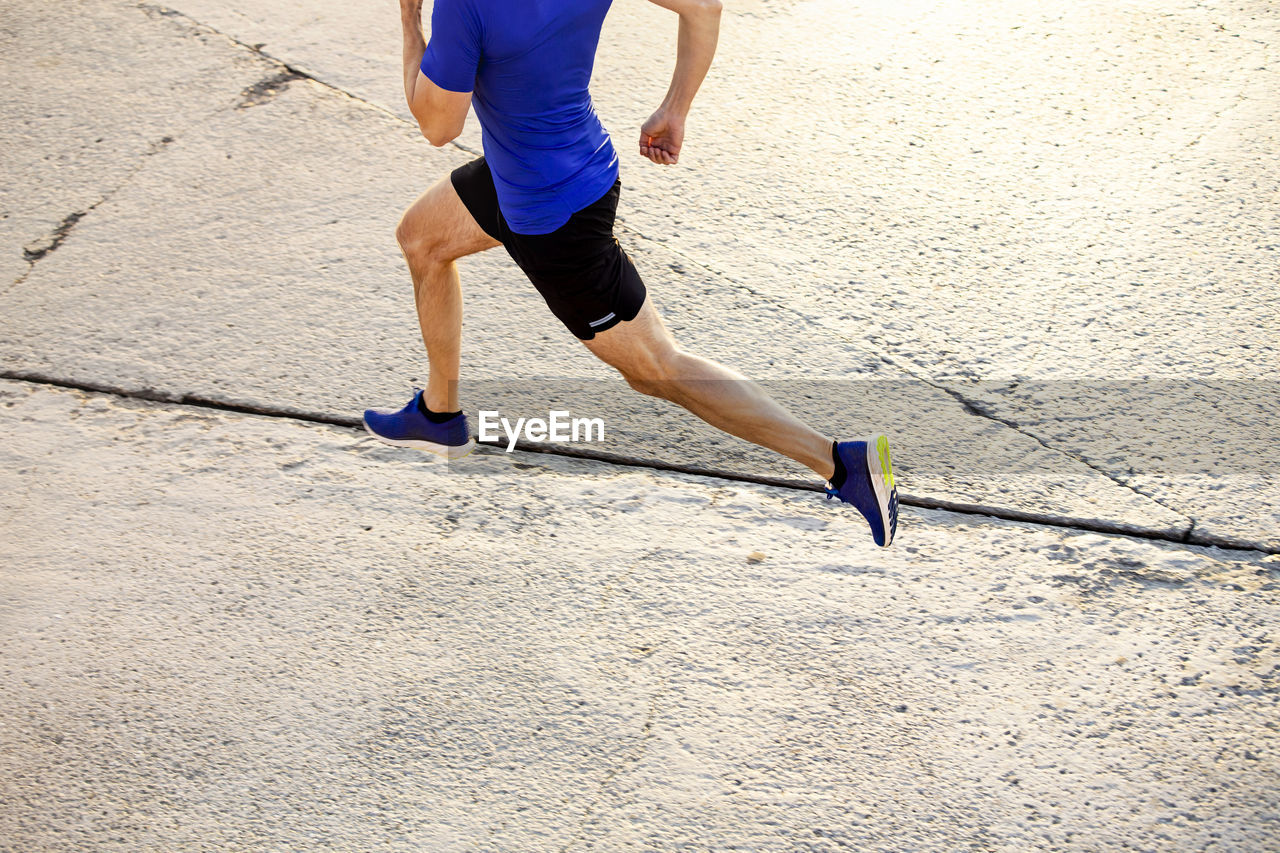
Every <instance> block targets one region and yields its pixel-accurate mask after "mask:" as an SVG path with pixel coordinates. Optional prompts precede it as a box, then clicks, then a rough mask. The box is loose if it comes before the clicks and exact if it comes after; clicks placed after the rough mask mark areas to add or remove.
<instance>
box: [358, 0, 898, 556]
mask: <svg viewBox="0 0 1280 853" xmlns="http://www.w3.org/2000/svg"><path fill="white" fill-rule="evenodd" d="M611 2H612V0H435V4H434V6H433V8H432V11H431V41H430V43H429V44H428V43H427V42H426V40H425V39H424V38H423V35H422V0H400V12H401V21H402V23H403V26H404V90H405V97H406V98H407V100H408V102H409V108H410V110H411V111H412V112H413V115H414V117H415V118H416V119H417V120H418V125H419V126H420V127H421V129H422V133H423V135H424V136H425V137H426V138H427V139H428V141H430V142H431V144H432V145H436V146H441V145H445V144H447V143H448V142H450V141H452V140H453V139H455V138H457V136H458V134H459V133H461V132H462V127H463V124H464V123H465V121H466V119H467V112H468V109H469V108H470V107H472V106H474V107H475V111H476V116H477V118H479V120H480V127H481V130H482V131H483V138H484V155H485V156H484V157H481V158H480V159H478V160H475V161H474V162H471V163H468V164H467V165H465V166H462V167H460V168H458V169H456V170H454V172H453V173H452V174H451V175H450V176H448V177H447V178H443V179H441V180H440V181H439V182H438V183H436V184H435V185H434V186H433V187H431V188H430V189H429V190H427V191H426V192H425V193H424V194H423V195H422V196H421V197H420V198H419V199H418V200H417V201H416V202H414V204H413V205H412V206H410V208H409V209H408V210H407V211H405V213H404V216H403V218H402V219H401V220H400V224H399V227H398V228H397V229H396V238H397V239H398V240H399V242H400V247H401V249H402V250H403V252H404V256H405V260H406V261H407V262H408V265H409V272H410V274H411V275H412V277H413V288H414V299H415V302H416V305H417V311H418V322H419V324H420V325H421V327H422V340H423V343H424V344H425V345H426V349H427V359H428V361H429V363H430V373H429V374H428V379H427V387H426V389H424V390H422V391H419V392H417V393H416V394H415V395H414V398H413V399H412V400H410V401H409V403H408V404H407V405H406V406H405V407H404V408H403V409H399V410H388V409H370V410H368V411H366V412H365V414H364V424H365V427H366V428H367V429H368V430H369V432H370V433H372V434H373V435H374V436H376V437H377V438H379V439H381V440H383V441H386V442H388V443H390V444H396V445H401V446H408V447H420V448H423V449H427V450H432V451H434V452H437V453H442V454H444V455H445V456H448V457H458V456H463V455H465V454H466V453H468V452H469V451H470V450H471V449H472V447H473V442H472V440H471V435H470V430H469V428H468V426H467V419H466V415H464V414H463V413H462V411H461V407H460V406H459V403H458V392H457V387H458V378H459V352H460V341H461V336H462V292H461V290H460V288H459V283H458V270H457V267H456V266H455V264H454V262H455V261H456V260H458V259H459V258H462V257H465V256H467V255H471V254H474V253H476V252H482V251H484V250H486V249H492V248H495V247H497V246H503V247H504V248H505V249H506V250H507V252H508V253H509V254H510V255H511V258H512V259H513V260H514V261H515V262H516V264H517V265H518V266H519V267H520V269H521V270H522V271H523V272H524V273H525V274H526V275H527V276H528V277H529V280H530V281H531V282H532V283H533V285H534V287H536V288H537V289H538V291H539V293H541V294H542V297H543V298H544V299H545V300H546V302H547V305H548V307H550V309H551V311H552V313H553V314H555V315H556V317H557V318H559V319H560V321H561V322H562V323H564V325H565V326H567V327H568V329H569V331H570V332H572V333H573V334H574V335H575V336H576V337H578V338H579V339H580V340H581V341H582V342H583V344H584V345H586V347H587V349H589V350H591V352H592V353H594V354H595V355H596V356H597V357H598V358H600V359H601V360H602V361H604V362H605V363H606V364H608V365H610V366H612V367H614V368H615V369H617V370H618V372H619V373H621V374H622V376H623V378H625V379H626V381H627V383H628V384H629V385H630V386H631V387H632V388H634V389H635V390H636V391H639V392H640V393H642V394H648V395H651V396H655V397H660V398H663V399H666V400H669V401H671V402H673V403H676V404H678V405H680V406H683V407H684V408H686V409H688V410H689V411H690V412H692V413H693V414H695V415H697V416H698V417H700V418H702V419H703V420H704V421H706V422H707V423H709V424H711V425H712V426H715V427H717V428H719V429H721V430H724V431H725V432H728V433H731V434H732V435H735V436H738V437H739V438H743V439H746V440H747V441H751V442H754V443H756V444H759V445H761V446H763V447H767V448H769V449H770V450H774V451H776V452H778V453H781V454H783V455H784V456H788V457H790V458H792V459H794V460H796V461H797V462H799V463H801V464H803V465H806V466H808V467H809V468H812V469H813V471H814V472H815V473H816V474H817V475H818V476H819V477H821V478H823V479H824V480H827V481H828V484H829V487H828V488H827V494H828V496H829V497H837V498H839V499H840V500H842V501H844V502H846V503H850V504H853V505H854V506H855V507H856V508H857V509H858V510H859V512H861V513H862V515H863V516H864V517H865V518H866V519H867V521H868V523H869V524H870V525H871V534H872V536H873V538H874V539H875V542H876V544H877V545H881V546H887V545H889V543H891V542H892V541H893V536H894V533H895V532H896V531H897V527H898V493H897V489H896V488H895V487H894V481H893V469H892V467H891V464H890V460H889V442H888V439H886V438H885V437H884V436H883V435H881V436H874V437H872V438H869V439H866V440H862V441H842V442H835V441H832V439H831V438H829V437H827V436H825V435H823V434H822V433H819V432H817V431H815V430H814V429H812V428H811V427H809V426H807V425H806V424H804V423H802V422H800V421H799V420H798V419H796V418H795V417H794V416H793V415H791V414H790V413H789V412H787V411H786V410H785V409H783V408H782V407H781V406H780V405H778V403H776V402H775V401H774V400H772V399H771V398H770V397H768V396H767V395H766V394H765V393H764V392H763V391H762V390H761V389H760V388H759V387H758V386H757V385H755V384H753V383H752V382H750V381H749V380H747V379H746V378H745V377H743V376H741V375H739V374H737V373H735V372H733V371H731V370H729V369H728V368H725V367H722V366H721V365H719V364H716V363H715V362H713V361H708V360H707V359H705V358H700V357H698V356H696V355H692V354H690V353H687V352H685V351H684V350H682V349H680V347H679V346H677V344H676V342H675V341H674V340H672V338H671V335H670V333H669V332H668V331H667V329H666V328H665V327H664V326H663V324H662V320H661V319H660V318H659V317H658V314H657V312H656V311H655V310H654V308H653V303H652V302H651V301H650V300H649V299H648V298H647V296H646V291H645V286H644V283H643V282H642V281H641V280H640V275H639V273H637V272H636V268H635V267H634V266H633V265H632V263H631V260H630V259H629V258H628V257H627V255H626V253H625V252H624V251H623V250H622V248H621V247H620V246H619V245H618V241H617V240H616V239H615V238H614V235H613V224H614V214H615V211H616V210H617V205H618V197H619V193H620V190H621V182H620V181H619V179H618V155H617V153H616V151H615V150H614V148H613V144H612V142H611V140H610V138H609V134H608V132H606V131H605V129H604V126H603V125H602V124H601V123H600V119H599V118H598V117H597V116H596V112H595V109H594V108H593V107H592V104H591V96H590V94H589V93H588V91H587V87H588V84H589V83H590V80H591V71H592V67H593V65H594V63H595V53H596V47H597V45H598V43H599V40H600V28H601V26H602V25H603V23H604V18H605V13H607V12H608V10H609V5H610V3H611ZM652 2H654V3H656V4H657V5H659V6H662V7H664V8H666V9H669V10H671V11H673V12H675V13H676V14H677V15H679V18H680V24H679V41H678V48H677V55H676V67H675V74H674V76H673V78H672V80H671V87H670V89H669V90H668V91H667V96H666V98H665V99H664V100H663V102H662V105H661V106H659V107H658V110H657V112H655V113H654V114H653V115H652V116H651V117H650V118H649V120H648V121H646V122H645V123H644V126H643V127H641V128H640V140H639V142H640V145H639V148H640V154H641V156H643V157H646V158H648V159H649V160H651V161H652V162H654V163H657V164H659V165H663V166H672V165H675V164H676V162H678V160H679V158H680V148H681V145H682V144H683V141H684V127H685V117H686V116H687V115H688V114H689V107H690V105H691V104H692V102H693V97H694V94H695V93H696V92H697V91H698V87H699V86H700V85H701V84H702V80H703V78H704V77H705V76H706V74H707V70H708V68H710V66H711V58H712V57H713V56H714V55H715V50H716V42H717V39H718V36H719V30H720V0H652Z"/></svg>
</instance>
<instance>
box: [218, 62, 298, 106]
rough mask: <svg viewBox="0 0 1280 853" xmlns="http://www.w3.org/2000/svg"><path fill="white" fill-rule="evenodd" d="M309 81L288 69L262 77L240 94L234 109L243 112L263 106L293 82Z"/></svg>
mask: <svg viewBox="0 0 1280 853" xmlns="http://www.w3.org/2000/svg"><path fill="white" fill-rule="evenodd" d="M306 79H309V78H308V77H306V76H305V75H303V74H299V73H298V72H297V71H293V70H291V69H289V68H285V69H284V70H282V71H280V72H278V73H276V74H269V75H267V76H266V77H263V78H262V79H261V80H259V81H258V82H257V83H254V84H253V85H252V86H247V87H245V88H244V90H242V91H241V92H240V103H238V104H236V109H238V110H245V109H248V108H249V107H256V106H259V105H261V104H265V103H267V102H268V101H270V100H271V99H272V98H274V97H275V96H276V95H278V94H279V93H281V92H283V91H284V90H285V89H288V88H289V84H290V83H292V82H293V81H294V80H306Z"/></svg>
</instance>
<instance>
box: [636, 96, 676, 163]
mask: <svg viewBox="0 0 1280 853" xmlns="http://www.w3.org/2000/svg"><path fill="white" fill-rule="evenodd" d="M682 142H684V116H682V115H679V114H677V113H672V112H668V111H667V110H665V109H660V110H658V111H657V112H656V113H654V114H653V115H652V116H650V117H649V120H648V121H646V122H645V123H644V125H643V126H642V127H641V128H640V154H641V156H643V157H648V158H649V159H650V160H652V161H653V162H655V163H660V164H662V165H663V166H673V165H675V164H676V162H678V161H679V159H680V144H681V143H682Z"/></svg>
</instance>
